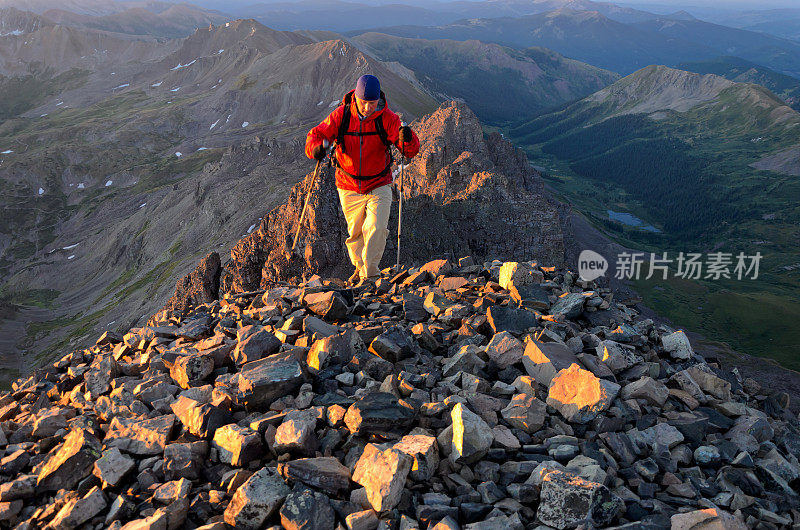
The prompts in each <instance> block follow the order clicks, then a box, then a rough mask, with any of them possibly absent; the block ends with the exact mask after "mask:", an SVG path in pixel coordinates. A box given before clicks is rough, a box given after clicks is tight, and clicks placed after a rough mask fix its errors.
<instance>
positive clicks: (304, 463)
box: [278, 456, 350, 495]
mask: <svg viewBox="0 0 800 530" xmlns="http://www.w3.org/2000/svg"><path fill="white" fill-rule="evenodd" d="M278 471H279V472H280V473H281V474H282V475H283V476H284V477H286V478H290V479H293V480H299V481H300V482H302V483H303V484H307V485H309V486H312V487H314V488H318V489H321V490H323V491H326V492H328V493H330V494H331V495H338V494H339V493H340V492H341V491H346V490H348V489H349V488H350V469H349V468H347V467H346V466H343V465H342V463H341V462H339V460H337V459H336V458H334V457H332V456H321V457H317V458H300V459H298V460H291V461H289V462H286V463H285V464H280V465H279V466H278Z"/></svg>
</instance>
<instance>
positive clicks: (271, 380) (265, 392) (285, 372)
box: [236, 353, 305, 409]
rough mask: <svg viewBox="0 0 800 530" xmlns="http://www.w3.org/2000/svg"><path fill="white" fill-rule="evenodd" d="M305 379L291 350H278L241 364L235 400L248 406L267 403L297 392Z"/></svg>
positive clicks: (255, 406) (254, 406)
mask: <svg viewBox="0 0 800 530" xmlns="http://www.w3.org/2000/svg"><path fill="white" fill-rule="evenodd" d="M304 381H305V374H304V372H303V367H302V366H300V363H299V362H298V361H297V359H296V358H295V357H294V356H293V355H292V354H290V353H278V354H275V355H271V356H269V357H266V358H264V359H261V360H258V361H253V362H252V363H248V364H245V365H244V366H242V370H241V372H239V388H238V394H237V396H236V400H237V402H239V403H241V404H243V405H244V406H245V407H246V408H248V409H253V408H257V407H260V406H264V407H268V406H269V405H270V404H271V403H272V402H273V401H275V400H276V399H278V398H280V397H283V396H286V395H289V394H293V393H294V392H296V391H297V390H298V389H299V388H300V385H302V384H303V382H304Z"/></svg>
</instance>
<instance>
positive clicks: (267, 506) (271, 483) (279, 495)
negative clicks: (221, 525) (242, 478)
mask: <svg viewBox="0 0 800 530" xmlns="http://www.w3.org/2000/svg"><path fill="white" fill-rule="evenodd" d="M290 493H291V490H290V489H289V486H287V485H286V483H285V482H284V481H283V479H282V478H281V477H280V476H279V475H277V474H275V472H274V471H273V470H271V469H269V468H266V467H264V468H261V469H259V470H258V471H257V472H256V473H254V474H253V475H252V476H251V477H250V478H249V479H247V481H246V482H245V483H244V484H242V485H241V486H240V487H239V489H237V490H236V493H234V494H233V498H231V502H230V504H228V507H227V508H226V509H225V522H226V523H228V524H229V525H231V526H233V527H235V528H243V529H245V530H258V529H259V528H261V525H263V524H264V522H265V521H266V520H267V519H269V518H270V517H271V516H272V514H273V513H275V512H276V511H277V510H278V508H280V506H281V505H282V504H283V501H284V500H285V499H286V497H287V496H288V495H289V494H290Z"/></svg>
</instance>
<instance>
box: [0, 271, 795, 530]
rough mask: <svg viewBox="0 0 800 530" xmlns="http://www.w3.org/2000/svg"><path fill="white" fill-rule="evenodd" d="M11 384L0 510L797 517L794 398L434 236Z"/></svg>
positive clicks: (769, 524)
mask: <svg viewBox="0 0 800 530" xmlns="http://www.w3.org/2000/svg"><path fill="white" fill-rule="evenodd" d="M151 324H152V325H150V326H146V327H142V328H133V329H131V330H129V331H128V332H127V333H126V334H125V335H124V336H119V335H115V334H114V333H106V334H104V335H103V336H101V337H99V338H98V339H97V341H96V344H95V345H94V346H93V347H91V348H87V349H85V350H78V351H74V352H72V353H70V354H68V355H65V356H64V357H63V358H61V359H59V360H58V361H57V362H56V363H54V364H53V365H51V366H49V367H46V368H43V369H39V370H37V371H36V372H35V373H34V374H32V375H31V376H30V377H28V378H25V379H20V380H18V381H16V382H15V383H14V385H13V390H12V392H10V393H6V394H4V395H3V396H2V397H0V405H1V407H0V450H1V451H2V455H3V456H2V460H0V474H2V475H3V477H2V484H0V525H3V526H4V527H13V528H19V529H28V528H43V527H44V528H84V529H100V528H103V527H105V528H112V529H118V528H126V529H134V528H136V529H139V528H169V529H177V528H198V527H203V528H206V529H210V528H214V529H218V528H219V529H221V528H226V527H227V526H226V525H228V526H233V527H237V528H239V527H241V528H262V527H274V526H276V525H281V526H282V527H283V528H287V529H294V528H347V529H348V530H352V529H369V530H372V529H375V528H378V527H380V528H381V529H403V530H405V529H413V528H420V529H422V528H436V529H437V530H444V529H455V528H462V527H464V528H469V529H494V528H516V529H522V528H541V529H546V528H558V529H564V528H576V527H581V528H589V527H617V528H673V529H678V528H697V527H703V528H726V529H729V528H745V527H749V528H781V527H784V528H788V527H791V526H792V525H793V524H794V525H797V524H800V512H798V511H797V506H798V497H797V493H796V491H797V486H798V484H800V465H799V464H798V457H799V456H800V436H799V435H798V434H799V433H800V424H799V423H798V418H797V417H794V416H792V415H791V414H790V413H788V412H787V411H786V408H787V405H788V403H787V401H788V397H787V395H786V394H783V393H781V392H777V393H771V394H770V393H768V392H766V391H764V390H763V389H762V388H761V387H760V386H759V385H758V384H757V383H756V382H755V381H753V380H750V379H743V378H742V377H741V376H740V375H739V374H738V373H737V372H736V371H735V370H734V371H722V370H719V367H718V365H717V363H716V362H715V360H714V359H711V358H705V359H704V358H703V357H702V356H700V355H698V354H697V353H695V352H694V351H693V349H692V346H691V344H690V343H689V341H688V340H687V339H686V336H685V335H684V334H683V332H682V331H676V330H673V329H669V328H666V327H664V326H657V325H654V323H653V322H652V321H651V320H648V319H642V318H641V317H640V316H639V315H638V314H637V312H636V311H635V310H634V309H633V308H631V307H628V306H626V305H624V304H621V303H619V302H617V301H615V299H614V297H613V294H612V293H611V292H610V291H609V290H607V289H604V288H600V287H598V286H597V285H596V284H594V283H593V282H584V281H580V280H576V278H575V275H574V274H573V273H572V272H570V271H567V270H564V269H557V268H554V267H546V266H542V265H540V264H538V263H535V262H501V261H492V262H485V263H483V264H476V263H475V261H474V260H473V259H472V258H471V257H464V258H461V259H459V260H458V261H457V262H455V261H450V260H446V259H440V260H435V261H431V262H428V263H426V264H424V265H423V266H421V267H410V268H406V267H404V268H401V269H398V270H392V269H386V270H384V271H383V275H382V277H381V279H380V280H379V281H378V282H377V283H376V284H375V285H370V286H367V287H364V288H358V289H353V288H346V287H345V286H344V285H343V284H342V282H341V280H337V279H332V280H323V279H321V278H319V277H318V276H315V277H312V278H309V279H308V281H306V282H305V283H303V284H301V285H290V284H283V285H277V286H273V287H271V288H269V289H264V290H258V291H250V292H243V293H236V294H226V295H224V296H222V297H221V298H220V299H217V300H212V301H209V302H205V303H201V304H197V305H194V306H187V307H186V308H184V309H183V310H177V309H165V310H163V311H161V312H159V313H158V314H156V315H154V316H153V318H152V319H151Z"/></svg>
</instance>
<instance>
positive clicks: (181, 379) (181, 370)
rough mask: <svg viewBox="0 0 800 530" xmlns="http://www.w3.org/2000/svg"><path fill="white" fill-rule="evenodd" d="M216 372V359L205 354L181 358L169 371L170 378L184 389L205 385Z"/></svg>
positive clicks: (194, 354)
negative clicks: (206, 380)
mask: <svg viewBox="0 0 800 530" xmlns="http://www.w3.org/2000/svg"><path fill="white" fill-rule="evenodd" d="M213 371H214V358H213V357H211V356H210V355H206V354H204V353H193V354H190V355H186V356H183V357H179V358H178V359H177V360H176V361H175V362H174V363H173V365H172V367H171V368H170V369H169V373H170V376H171V377H172V379H173V381H175V382H176V383H177V384H178V385H180V386H181V387H182V388H191V387H193V386H200V385H203V384H205V383H204V379H206V378H207V377H208V376H209V375H211V373H212V372H213Z"/></svg>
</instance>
